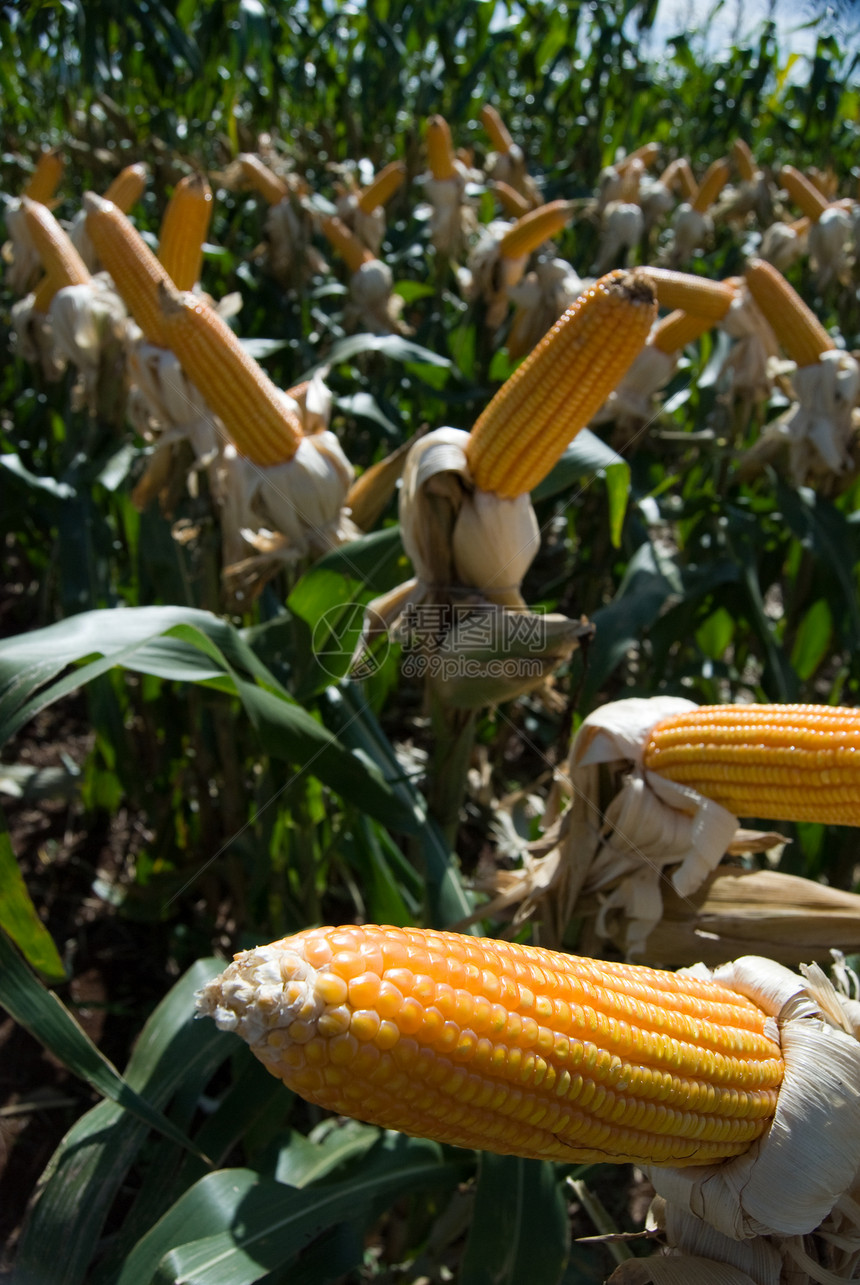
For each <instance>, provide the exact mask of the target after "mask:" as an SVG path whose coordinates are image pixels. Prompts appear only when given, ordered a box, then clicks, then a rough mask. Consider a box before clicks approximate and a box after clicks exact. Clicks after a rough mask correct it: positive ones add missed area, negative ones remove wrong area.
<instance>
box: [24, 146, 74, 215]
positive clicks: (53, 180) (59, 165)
mask: <svg viewBox="0 0 860 1285" xmlns="http://www.w3.org/2000/svg"><path fill="white" fill-rule="evenodd" d="M65 168H66V162H65V161H64V160H63V158H62V156H61V155H60V153H59V152H58V151H57V149H56V148H53V147H52V148H50V149H49V150H48V151H46V152H42V154H41V156H40V157H39V159H38V160H37V161H36V168H35V169H34V171H33V173H32V174H31V175H30V177H29V179H28V180H27V182H26V184H25V186H24V191H23V192H22V196H27V197H29V199H30V200H31V201H39V202H41V203H42V204H43V205H44V204H45V203H46V202H47V201H50V199H51V197H52V196H53V195H54V193H55V192H56V190H57V188H58V187H59V186H60V180H61V179H62V177H63V171H64V170H65Z"/></svg>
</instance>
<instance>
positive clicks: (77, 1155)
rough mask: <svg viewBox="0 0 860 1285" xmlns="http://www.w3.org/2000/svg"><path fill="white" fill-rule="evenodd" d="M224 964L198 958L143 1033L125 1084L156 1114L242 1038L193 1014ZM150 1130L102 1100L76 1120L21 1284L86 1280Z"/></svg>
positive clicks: (37, 1209)
mask: <svg viewBox="0 0 860 1285" xmlns="http://www.w3.org/2000/svg"><path fill="white" fill-rule="evenodd" d="M9 949H11V947H10V948H9ZM20 966H21V967H23V965H20ZM223 967H224V963H223V960H216V959H208V960H199V961H198V962H197V963H196V964H195V965H194V966H193V967H192V968H191V969H189V970H188V972H187V973H185V975H184V976H183V977H181V978H180V980H179V981H178V982H177V983H176V985H175V986H173V987H172V989H171V990H170V991H169V992H168V994H167V995H166V996H165V998H164V999H163V1000H162V1001H161V1003H160V1004H159V1005H158V1007H157V1008H156V1009H155V1011H154V1012H153V1013H152V1015H151V1016H150V1018H149V1019H148V1021H147V1022H146V1024H145V1026H144V1027H143V1030H142V1031H141V1034H140V1036H139V1038H138V1040H137V1042H136V1044H135V1047H134V1051H133V1053H132V1055H131V1057H130V1059H129V1061H128V1065H127V1066H126V1068H125V1084H126V1085H127V1086H129V1087H130V1088H131V1089H132V1090H133V1091H134V1092H135V1093H136V1094H138V1095H139V1096H140V1098H141V1099H144V1098H145V1099H146V1102H147V1103H149V1104H150V1107H151V1109H152V1110H154V1111H156V1112H157V1111H158V1110H159V1109H160V1108H161V1107H164V1106H166V1104H167V1103H168V1102H169V1101H170V1099H171V1098H172V1097H173V1095H174V1094H175V1093H176V1092H177V1091H178V1090H179V1088H180V1087H181V1086H183V1085H187V1084H189V1083H193V1081H194V1079H195V1078H197V1080H198V1082H202V1083H204V1084H205V1082H206V1081H207V1080H208V1079H209V1077H210V1076H211V1075H212V1073H213V1072H214V1070H215V1069H216V1068H217V1066H218V1065H219V1064H220V1063H221V1062H222V1061H224V1059H225V1058H226V1057H228V1056H229V1054H230V1052H231V1049H232V1048H233V1047H235V1046H237V1037H234V1036H230V1035H225V1034H224V1032H223V1031H219V1030H218V1028H217V1026H216V1025H215V1023H214V1022H203V1021H196V1020H195V1018H194V993H195V991H197V990H199V989H200V987H201V986H203V985H205V983H206V982H207V981H209V980H210V979H211V978H212V977H214V976H215V975H216V974H217V973H218V972H220V971H221V970H222V969H223ZM0 976H2V974H0ZM148 1131H149V1130H148V1127H147V1125H146V1124H144V1123H143V1122H142V1121H141V1120H140V1119H138V1118H137V1117H136V1116H134V1115H132V1114H131V1113H130V1112H129V1111H126V1110H125V1109H124V1108H123V1107H122V1106H119V1105H118V1104H116V1103H114V1102H102V1103H100V1104H99V1105H98V1106H97V1107H94V1108H93V1109H92V1110H91V1111H88V1112H87V1113H86V1115H84V1116H82V1117H81V1118H80V1119H79V1120H77V1121H76V1122H75V1124H74V1125H73V1126H72V1128H71V1129H70V1130H69V1132H68V1133H67V1134H66V1136H65V1137H64V1138H63V1140H62V1142H61V1143H60V1145H59V1147H58V1148H57V1150H56V1151H55V1152H54V1155H53V1156H52V1157H51V1160H50V1162H49V1164H48V1167H47V1168H46V1170H45V1172H44V1173H43V1174H42V1178H41V1182H40V1189H39V1199H38V1200H37V1201H36V1202H35V1204H34V1205H33V1206H32V1207H31V1209H30V1211H29V1213H28V1217H27V1221H26V1223H25V1224H24V1229H23V1232H22V1235H21V1240H20V1242H19V1246H18V1252H17V1256H16V1261H15V1272H16V1285H83V1283H84V1282H87V1285H88V1283H89V1281H90V1278H91V1272H90V1265H91V1262H92V1259H93V1257H94V1255H95V1252H96V1248H97V1246H98V1242H99V1236H100V1234H101V1229H102V1226H103V1224H104V1220H105V1218H106V1217H107V1214H108V1212H109V1210H110V1207H111V1205H112V1203H113V1200H114V1198H115V1196H116V1194H117V1192H118V1191H119V1189H120V1187H121V1186H122V1184H123V1183H124V1181H125V1180H126V1175H127V1173H128V1170H129V1168H130V1166H131V1165H132V1164H133V1163H134V1160H135V1157H136V1156H137V1154H138V1152H139V1151H140V1149H141V1146H142V1145H143V1143H144V1141H145V1140H146V1137H147V1133H148ZM180 1154H182V1153H181V1152H178V1153H177V1155H180Z"/></svg>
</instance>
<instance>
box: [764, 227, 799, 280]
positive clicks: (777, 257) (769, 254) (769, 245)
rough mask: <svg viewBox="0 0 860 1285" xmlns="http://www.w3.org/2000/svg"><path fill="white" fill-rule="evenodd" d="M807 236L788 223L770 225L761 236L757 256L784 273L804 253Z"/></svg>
mask: <svg viewBox="0 0 860 1285" xmlns="http://www.w3.org/2000/svg"><path fill="white" fill-rule="evenodd" d="M806 244H807V235H806V234H805V233H804V234H800V233H798V232H797V230H796V229H795V228H793V227H791V225H790V224H788V223H771V225H770V227H768V228H765V231H764V232H763V234H762V238H761V245H760V246H759V251H758V252H759V256H760V257H761V258H762V259H766V260H767V262H768V263H772V264H773V266H774V267H775V268H776V269H777V270H778V271H779V272H786V271H787V270H788V268H790V267H791V265H792V264H793V263H796V262H797V260H798V259H799V258H800V257H801V255H803V254H805V253H806Z"/></svg>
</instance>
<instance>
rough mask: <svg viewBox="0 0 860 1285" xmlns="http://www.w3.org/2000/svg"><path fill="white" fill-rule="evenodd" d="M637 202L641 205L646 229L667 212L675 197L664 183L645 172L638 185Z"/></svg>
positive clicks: (657, 221)
mask: <svg viewBox="0 0 860 1285" xmlns="http://www.w3.org/2000/svg"><path fill="white" fill-rule="evenodd" d="M639 204H640V206H641V207H642V215H643V218H644V220H645V230H646V231H648V230H650V229H651V228H652V227H654V225H655V224H656V223H659V222H660V220H661V219H662V218H663V217H664V216H665V215H666V214H668V213H669V211H670V210H671V208H672V206H673V205H674V204H675V198H674V196H673V195H672V193H671V192H670V191H669V189H668V187H667V186H666V184H665V183H661V182H660V180H659V179H658V178H652V177H651V176H650V175H649V174H645V175H643V177H642V181H641V183H640V185H639Z"/></svg>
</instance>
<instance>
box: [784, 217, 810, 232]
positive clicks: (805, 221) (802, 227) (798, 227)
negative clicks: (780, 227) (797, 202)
mask: <svg viewBox="0 0 860 1285" xmlns="http://www.w3.org/2000/svg"><path fill="white" fill-rule="evenodd" d="M811 224H812V219H810V218H807V216H806V215H805V214H804V215H802V216H801V218H799V219H794V221H793V222H791V223H789V225H788V226H789V227H790V228H791V230H792V232H796V233H797V235H798V236H806V234H807V232H808V231H809V229H810V226H811Z"/></svg>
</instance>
